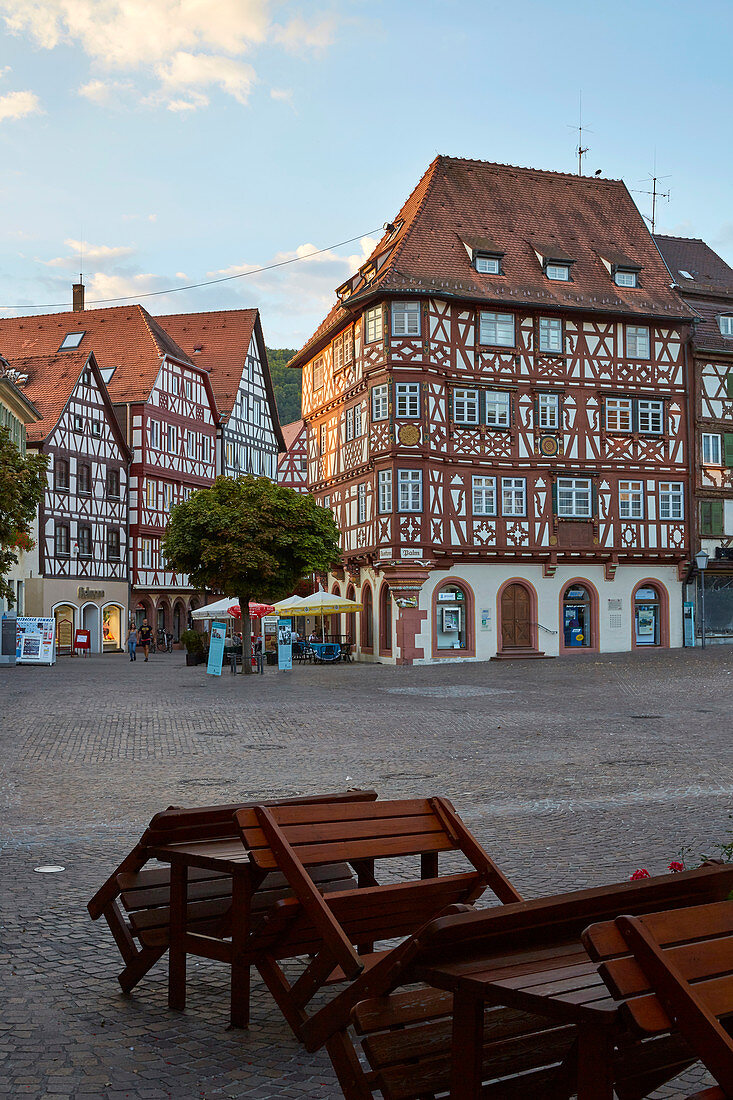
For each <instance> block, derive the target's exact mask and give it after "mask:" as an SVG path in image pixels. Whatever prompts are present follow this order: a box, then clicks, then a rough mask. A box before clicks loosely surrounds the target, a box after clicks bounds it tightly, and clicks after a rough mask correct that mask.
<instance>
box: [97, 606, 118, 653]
mask: <svg viewBox="0 0 733 1100" xmlns="http://www.w3.org/2000/svg"><path fill="white" fill-rule="evenodd" d="M102 646H103V649H105V650H115V649H122V612H121V611H120V609H119V607H116V606H114V605H113V604H110V606H109V607H105V609H104V611H103V612H102Z"/></svg>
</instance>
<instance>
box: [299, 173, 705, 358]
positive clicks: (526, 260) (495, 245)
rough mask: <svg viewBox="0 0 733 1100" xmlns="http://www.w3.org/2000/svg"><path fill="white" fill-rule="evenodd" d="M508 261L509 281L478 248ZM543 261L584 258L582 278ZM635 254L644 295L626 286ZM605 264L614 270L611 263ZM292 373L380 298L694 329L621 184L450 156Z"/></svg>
mask: <svg viewBox="0 0 733 1100" xmlns="http://www.w3.org/2000/svg"><path fill="white" fill-rule="evenodd" d="M482 240H483V241H487V242H490V243H491V245H492V249H491V251H496V252H499V253H501V255H502V274H501V275H488V274H480V273H479V272H477V271H476V270H475V267H474V266H473V264H472V257H471V252H472V250H473V248H475V246H476V242H477V241H482ZM538 252H539V253H540V256H542V255H544V256H545V258H558V257H559V256H565V257H568V258H569V259H571V260H572V261H573V263H572V270H571V281H569V282H553V281H550V280H548V279H547V277H546V276H545V274H544V271H543V268H542V262H541V259H538ZM619 256H622V257H628V260H629V262H630V263H631V264H632V265H633V266H635V267H638V268H639V269H640V276H639V286H638V287H637V288H623V287H618V286H616V285H615V284H614V282H613V280H612V278H611V274H610V272H609V269H608V266H607V265H609V264H610V265H613V264H615V263H616V262H617V260H618V257H619ZM604 260H605V261H606V263H604ZM340 292H341V304H339V305H336V306H335V307H334V308H333V309H332V310H331V312H330V313H329V315H328V317H327V318H326V319H325V321H324V322H323V323H322V324H321V325H320V326H319V328H318V329H317V330H316V332H315V333H314V335H313V336H312V337H311V339H310V340H309V341H308V343H307V344H306V345H305V347H304V348H303V349H302V350H301V351H300V352H299V353H298V355H297V356H295V358H294V359H293V360H291V365H293V366H299V365H301V363H302V362H303V361H304V359H306V358H308V356H309V355H312V354H313V353H314V352H315V351H316V350H317V347H318V345H319V343H322V342H323V341H324V339H325V337H326V335H327V334H329V333H330V332H332V331H335V330H336V329H337V328H338V326H339V325H340V324H342V323H343V322H345V321H346V319H347V318H348V317H349V316H351V315H353V312H354V311H355V309H356V308H357V307H358V308H361V307H362V305H364V304H365V303H366V302H367V301H369V300H370V299H371V298H373V297H375V296H376V295H382V294H388V295H394V294H400V295H411V294H425V293H430V294H437V295H440V296H441V297H456V298H461V299H463V300H473V301H476V302H479V303H486V304H490V303H491V304H496V305H499V306H500V307H501V306H504V307H510V306H511V307H515V308H516V307H517V306H524V307H526V306H533V307H541V308H545V309H561V310H583V311H584V312H586V313H587V312H599V313H606V314H608V313H616V314H622V315H626V316H630V317H647V318H662V319H665V320H667V321H688V320H690V319H691V317H692V313H691V311H690V310H689V308H688V307H687V306H686V305H685V303H684V302H682V301H681V300H680V298H679V297H678V296H677V295H676V294H675V293H674V291H673V290H672V288H671V286H670V278H669V273H668V271H667V268H666V267H665V264H664V263H663V262H662V260H661V257H660V255H659V252H658V250H657V248H656V247H655V245H654V241H653V240H652V237H651V234H650V233H649V230H648V229H647V227H646V225H645V223H644V220H643V218H642V216H641V214H640V213H639V211H638V209H637V207H636V205H635V203H634V201H633V199H632V198H631V195H630V194H629V192H628V190H627V188H626V186H625V184H624V183H623V181H621V180H607V179H595V178H591V177H588V176H575V175H568V174H565V173H562V172H546V171H541V170H539V169H534V168H516V167H513V166H511V165H506V164H492V163H489V162H487V161H479V160H464V159H461V158H457V157H446V156H438V157H436V158H435V160H434V161H433V162H432V164H431V165H430V166H429V168H428V170H427V171H426V173H425V175H424V176H423V177H422V179H421V180H420V182H419V184H418V185H417V187H416V188H415V190H414V191H413V192H412V194H411V195H410V197H409V199H408V200H407V202H406V203H405V204H404V206H403V207H402V209H401V210H400V212H399V214H398V215H397V217H396V218H395V219H394V222H393V223H392V228H390V229H388V230H387V231H386V232H385V235H384V236H383V237H382V240H381V241H380V242H379V244H378V245H377V247H376V248H375V249H374V252H373V253H372V255H371V256H370V258H369V260H368V261H367V262H366V264H363V265H362V267H361V268H360V269H359V272H357V274H356V275H355V276H354V278H353V279H352V280H350V282H349V283H346V284H344V286H343V287H341V288H340Z"/></svg>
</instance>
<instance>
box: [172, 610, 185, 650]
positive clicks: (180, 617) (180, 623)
mask: <svg viewBox="0 0 733 1100" xmlns="http://www.w3.org/2000/svg"><path fill="white" fill-rule="evenodd" d="M185 629H186V608H185V606H184V604H183V603H182V602H181V601H180V600H176V603H175V606H174V608H173V641H174V642H180V640H181V634H182V633H183V631H184V630H185Z"/></svg>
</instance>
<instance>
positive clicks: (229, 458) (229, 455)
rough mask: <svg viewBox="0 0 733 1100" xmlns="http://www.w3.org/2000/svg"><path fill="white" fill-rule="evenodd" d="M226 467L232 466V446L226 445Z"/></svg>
mask: <svg viewBox="0 0 733 1100" xmlns="http://www.w3.org/2000/svg"><path fill="white" fill-rule="evenodd" d="M226 456H227V466H233V465H234V444H233V443H227V445H226Z"/></svg>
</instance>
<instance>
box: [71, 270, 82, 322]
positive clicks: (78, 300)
mask: <svg viewBox="0 0 733 1100" xmlns="http://www.w3.org/2000/svg"><path fill="white" fill-rule="evenodd" d="M81 279H82V277H81V275H80V276H79V282H78V283H74V284H73V286H72V288H71V293H72V309H73V310H74V313H83V312H84V283H83V282H82V281H81Z"/></svg>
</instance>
